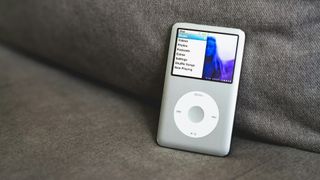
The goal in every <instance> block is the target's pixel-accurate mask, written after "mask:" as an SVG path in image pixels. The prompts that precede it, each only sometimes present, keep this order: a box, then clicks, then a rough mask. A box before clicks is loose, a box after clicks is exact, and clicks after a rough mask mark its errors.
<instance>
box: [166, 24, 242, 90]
mask: <svg viewBox="0 0 320 180" xmlns="http://www.w3.org/2000/svg"><path fill="white" fill-rule="evenodd" d="M180 29H181V30H187V31H199V32H206V33H215V34H225V35H232V36H237V45H236V52H235V58H234V66H233V71H232V79H231V81H230V82H228V81H221V80H212V79H211V80H210V79H202V78H197V77H190V76H183V75H177V74H173V67H174V62H175V58H176V50H177V40H178V35H179V30H180ZM238 45H239V35H238V34H232V33H223V32H215V31H207V30H199V29H189V28H177V32H176V38H175V45H174V51H173V60H172V65H171V76H178V77H184V78H191V79H197V80H203V81H211V82H219V83H224V84H232V83H233V79H234V70H235V68H236V62H237V53H238Z"/></svg>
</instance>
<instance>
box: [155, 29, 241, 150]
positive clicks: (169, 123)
mask: <svg viewBox="0 0 320 180" xmlns="http://www.w3.org/2000/svg"><path fill="white" fill-rule="evenodd" d="M244 41H245V34H244V32H243V31H241V30H240V29H235V28H225V27H217V26H206V25H198V24H191V23H176V24H175V25H174V26H173V27H172V32H171V39H170V47H169V52H168V59H167V68H166V75H165V82H164V87H163V95H162V102H161V111H160V118H159V127H158V134H157V142H158V144H159V145H161V146H165V147H170V148H176V149H181V150H187V151H193V152H200V153H206V154H211V155H216V156H225V155H227V154H228V153H229V150H230V144H231V137H232V128H233V121H234V115H235V110H236V102H237V95H238V87H239V80H240V71H241V64H242V56H243V50H244Z"/></svg>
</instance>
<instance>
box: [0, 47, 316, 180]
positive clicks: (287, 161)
mask: <svg viewBox="0 0 320 180" xmlns="http://www.w3.org/2000/svg"><path fill="white" fill-rule="evenodd" d="M158 114H159V109H158V108H155V107H153V106H150V105H147V104H145V103H144V102H142V101H140V100H139V99H136V98H134V97H132V96H128V95H127V94H124V93H118V91H117V90H114V89H112V88H111V90H110V89H109V90H108V88H106V87H104V86H99V85H97V84H96V83H94V82H91V81H87V80H86V81H85V80H83V79H82V78H79V77H78V76H73V74H70V73H67V72H66V71H61V70H56V69H54V68H52V67H51V66H48V65H46V64H41V63H39V62H37V61H34V60H33V59H30V58H28V57H24V56H21V55H19V54H17V53H15V52H13V51H9V50H7V49H5V48H3V47H1V46H0V159H1V161H0V179H6V180H11V179H32V180H34V179H68V180H72V179H76V180H80V179H183V180H187V179H290V180H292V179H316V178H317V177H319V176H320V172H319V164H320V156H319V154H317V153H312V152H307V151H302V150H297V149H294V148H289V147H281V146H276V145H270V144H264V143H260V142H255V141H250V140H246V139H243V138H239V137H234V139H233V144H232V148H231V153H230V155H229V156H228V157H227V158H219V157H214V156H208V155H202V154H196V153H190V152H183V151H178V150H172V149H168V148H163V147H160V146H158V145H157V144H156V137H155V136H156V132H157V122H158Z"/></svg>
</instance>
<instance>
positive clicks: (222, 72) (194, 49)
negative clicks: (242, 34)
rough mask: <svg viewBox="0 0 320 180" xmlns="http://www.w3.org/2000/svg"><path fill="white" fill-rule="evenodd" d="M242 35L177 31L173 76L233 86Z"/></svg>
mask: <svg viewBox="0 0 320 180" xmlns="http://www.w3.org/2000/svg"><path fill="white" fill-rule="evenodd" d="M237 45H238V35H236V34H227V33H217V32H208V31H199V30H190V29H181V28H179V29H178V31H177V39H176V45H175V52H174V59H173V65H172V75H175V76H183V77H190V78H196V79H203V80H209V81H219V82H224V83H232V79H233V71H234V66H235V61H236V54H237Z"/></svg>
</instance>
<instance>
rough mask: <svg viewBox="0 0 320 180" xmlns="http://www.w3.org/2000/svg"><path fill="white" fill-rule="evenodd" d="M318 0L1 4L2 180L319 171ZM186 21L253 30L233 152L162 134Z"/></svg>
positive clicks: (36, 0) (308, 174)
mask: <svg viewBox="0 0 320 180" xmlns="http://www.w3.org/2000/svg"><path fill="white" fill-rule="evenodd" d="M319 8H320V2H317V1H303V0H293V1H287V0H284V1H276V0H270V1H265V0H258V1H232V0H224V1H222V0H214V1H199V2H196V1H190V0H187V1H157V2H153V1H138V0H133V1H127V0H120V1H106V0H90V1H89V0H78V1H66V0H56V1H49V0H24V1H17V0H2V1H0V44H1V45H0V159H1V161H0V179H318V178H319V177H320V172H319V166H320V155H319V153H320V118H319V117H320V110H319V107H320V71H319V69H320V31H319V27H320V19H319V17H320V11H319ZM176 22H191V23H198V24H208V25H217V26H226V27H236V28H240V29H242V30H244V31H245V32H246V44H245V51H244V58H243V65H242V73H241V78H240V87H239V95H238V100H237V109H236V114H235V122H234V131H233V138H232V145H231V152H230V154H229V155H228V156H227V157H223V158H221V157H215V156H210V155H204V154H198V153H192V152H187V151H181V150H174V149H169V148H164V147H160V146H159V145H158V144H157V142H156V134H157V127H158V120H159V111H160V102H161V94H162V87H163V80H164V73H165V65H166V56H167V51H168V47H169V38H170V31H171V27H172V25H173V24H174V23H176Z"/></svg>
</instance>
